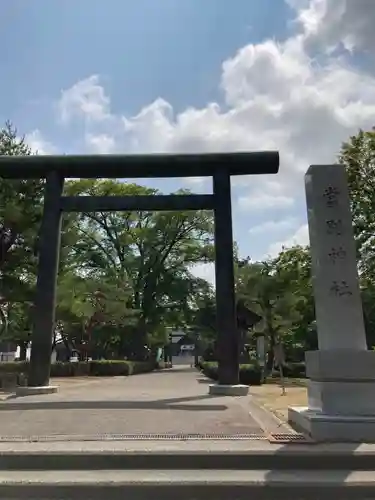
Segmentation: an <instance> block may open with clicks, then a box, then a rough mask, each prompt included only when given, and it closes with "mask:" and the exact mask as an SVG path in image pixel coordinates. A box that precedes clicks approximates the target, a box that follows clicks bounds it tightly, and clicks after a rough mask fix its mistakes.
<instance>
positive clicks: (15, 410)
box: [0, 366, 262, 439]
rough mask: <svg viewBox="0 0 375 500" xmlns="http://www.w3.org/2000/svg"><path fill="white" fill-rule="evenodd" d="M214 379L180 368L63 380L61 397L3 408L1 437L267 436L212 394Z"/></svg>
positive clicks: (235, 402)
mask: <svg viewBox="0 0 375 500" xmlns="http://www.w3.org/2000/svg"><path fill="white" fill-rule="evenodd" d="M208 382H209V381H208V380H207V379H206V378H204V377H203V376H202V375H201V374H200V373H199V372H197V371H196V370H195V369H194V368H190V367H188V366H176V367H175V368H173V369H172V370H165V371H160V372H154V373H150V374H144V375H134V376H132V377H114V378H87V379H84V378H83V379H61V380H59V381H58V382H57V383H58V384H59V385H60V390H59V392H58V393H57V394H50V395H43V396H27V397H22V398H21V397H20V398H14V399H8V400H7V401H4V402H1V403H0V436H1V438H3V439H4V437H12V436H20V437H28V436H39V437H41V436H51V435H66V436H71V437H72V435H74V436H77V437H78V436H92V437H94V436H98V435H103V434H143V433H145V434H149V433H150V434H157V433H160V434H164V433H168V434H170V433H175V434H180V433H183V434H192V433H198V434H206V433H207V434H229V435H235V434H239V433H240V434H242V433H251V434H260V435H261V434H262V431H261V429H260V428H259V426H258V425H257V423H256V422H255V421H254V420H253V419H252V418H251V417H250V415H249V411H248V408H247V406H246V404H244V403H243V400H242V401H241V399H240V398H234V397H216V396H209V395H208Z"/></svg>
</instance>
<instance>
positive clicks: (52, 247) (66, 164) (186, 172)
mask: <svg viewBox="0 0 375 500" xmlns="http://www.w3.org/2000/svg"><path fill="white" fill-rule="evenodd" d="M278 169H279V155H278V153H277V152H259V153H258V152H257V153H212V154H211V153H209V154H177V155H172V154H166V155H165V154H164V155H160V154H157V155H146V156H145V155H99V156H90V155H84V156H83V155H79V156H69V155H65V156H0V177H3V178H7V179H41V178H44V179H46V186H45V195H44V212H43V219H42V225H41V231H40V239H39V267H38V279H37V290H36V297H35V310H34V324H33V332H32V346H31V358H30V368H29V377H28V387H23V388H20V390H19V392H22V393H24V394H33V393H34V394H36V393H38V394H41V393H48V392H55V391H56V390H57V387H52V386H50V385H49V379H50V367H51V348H52V335H53V331H54V328H55V302H56V282H57V273H58V264H59V248H60V232H61V215H62V212H63V211H68V212H90V211H91V212H94V211H131V210H142V211H153V210H213V211H214V218H215V249H216V263H215V266H216V271H215V274H216V307H217V330H218V353H219V360H218V361H219V380H218V384H217V385H211V386H210V393H212V394H231V395H241V394H245V393H247V390H248V387H247V386H241V385H239V383H238V382H239V333H238V328H237V324H236V306H235V304H236V301H235V290H234V269H233V266H234V263H233V235H232V208H231V192H230V191H231V190H230V178H231V176H232V175H255V174H276V173H277V172H278ZM202 176H208V177H213V194H212V195H207V194H205V195H164V196H120V197H116V196H98V197H94V196H72V197H68V196H62V192H63V186H64V179H65V178H72V177H75V178H76V177H80V178H115V179H116V178H117V179H118V178H120V179H121V178H141V177H143V178H155V177H159V178H170V177H202Z"/></svg>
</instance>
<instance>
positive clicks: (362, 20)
mask: <svg viewBox="0 0 375 500" xmlns="http://www.w3.org/2000/svg"><path fill="white" fill-rule="evenodd" d="M288 1H289V3H290V4H291V5H293V6H294V9H295V12H296V23H295V27H296V28H297V29H298V30H299V32H298V33H295V34H294V35H292V36H290V37H289V38H288V39H287V40H286V41H284V42H281V43H278V42H277V41H275V40H265V41H263V42H262V43H257V44H248V45H247V46H245V47H243V48H241V49H240V50H239V51H238V52H237V53H236V54H233V56H232V57H230V58H228V59H227V60H226V61H224V62H223V64H222V74H221V81H220V83H219V85H220V86H221V89H222V91H223V96H224V99H223V101H224V102H223V103H221V104H219V103H215V102H214V103H208V104H207V105H206V106H205V107H202V108H199V109H198V108H194V107H188V108H186V109H185V110H183V111H181V112H179V113H176V112H175V110H174V109H173V107H172V105H171V104H170V103H169V102H168V101H167V100H165V99H162V98H158V99H156V100H155V101H154V102H152V103H149V104H145V106H144V107H143V108H142V109H141V110H140V111H139V112H138V113H136V114H134V116H125V115H124V114H122V113H121V112H120V111H116V112H114V111H113V110H112V109H111V99H110V96H109V95H108V94H107V92H106V90H105V88H104V86H103V84H102V81H101V80H100V78H99V77H98V76H97V75H93V76H90V77H88V78H86V79H84V80H81V81H80V82H77V83H76V84H75V85H73V86H72V87H71V88H69V89H66V90H64V91H63V92H62V94H61V98H60V101H59V104H58V109H59V112H60V118H61V120H62V121H63V122H64V123H70V122H71V121H72V120H77V119H78V120H81V121H82V123H83V125H84V127H85V135H84V136H85V141H86V147H87V148H88V149H90V150H91V151H93V152H98V151H99V152H108V151H110V152H133V153H138V152H207V151H218V152H219V151H241V150H242V151H243V150H248V151H254V150H262V149H275V150H278V151H279V152H280V157H281V166H280V173H279V175H278V176H277V177H276V176H275V177H273V178H272V179H271V178H270V177H262V176H260V177H257V178H248V179H244V178H241V179H234V180H233V186H234V188H235V195H236V196H237V197H238V198H237V200H235V201H237V203H238V205H239V207H241V208H242V209H246V210H265V209H269V210H272V209H274V210H276V209H284V210H289V209H292V208H293V206H294V200H295V199H296V198H299V197H303V196H304V195H303V189H304V188H303V173H304V172H305V171H306V170H307V168H308V166H309V165H310V164H319V163H322V164H327V163H332V162H334V161H335V158H336V155H337V153H338V151H339V149H340V146H341V143H342V141H344V140H346V139H347V138H348V137H349V136H350V135H352V134H354V133H356V132H357V130H358V128H360V127H361V128H371V127H372V126H373V122H374V116H375V92H374V88H375V77H374V76H372V75H371V74H369V73H366V72H364V71H363V70H361V69H360V68H359V67H356V66H352V65H350V64H349V62H348V61H349V59H348V58H345V57H344V56H343V55H341V56H340V57H338V56H337V52H336V53H335V54H333V53H332V50H331V49H334V48H336V47H337V45H338V44H340V43H341V44H344V45H345V46H346V47H347V48H353V47H355V48H357V49H360V50H364V49H366V48H368V49H371V48H372V47H374V43H373V42H374V41H375V30H373V26H374V25H375V23H374V21H375V9H374V8H372V9H371V8H370V7H373V6H374V0H367V1H366V0H301V1H299V0H288ZM327 47H328V48H329V49H330V50H328V51H327ZM317 50H319V51H320V52H317ZM189 182H190V185H191V184H192V183H193V182H196V183H198V182H200V180H199V178H198V179H193V180H190V181H189ZM245 189H246V191H245ZM301 231H302V233H298V235H297V236H296V235H293V238H297V239H298V238H300V237H301V234H302V235H303V230H302V229H301ZM296 234H297V233H296ZM305 234H306V233H305ZM293 238H292V239H293ZM293 241H294V240H293ZM284 244H285V242H284ZM277 245H278V248H280V245H281V243H280V242H277V243H274V244H273V246H271V247H270V248H271V250H272V249H273V250H274V249H275V248H276V247H277Z"/></svg>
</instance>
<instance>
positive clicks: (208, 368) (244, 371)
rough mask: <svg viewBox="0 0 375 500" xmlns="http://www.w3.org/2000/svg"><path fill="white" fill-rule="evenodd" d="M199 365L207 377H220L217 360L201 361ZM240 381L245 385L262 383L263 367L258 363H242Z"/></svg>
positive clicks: (214, 378)
mask: <svg viewBox="0 0 375 500" xmlns="http://www.w3.org/2000/svg"><path fill="white" fill-rule="evenodd" d="M199 367H200V369H201V370H202V372H203V373H204V375H206V377H208V378H210V379H212V380H217V379H218V364H217V362H216V361H201V362H200V363H199ZM240 383H241V384H245V385H261V384H262V368H261V367H260V366H259V365H258V364H256V363H253V364H246V365H240Z"/></svg>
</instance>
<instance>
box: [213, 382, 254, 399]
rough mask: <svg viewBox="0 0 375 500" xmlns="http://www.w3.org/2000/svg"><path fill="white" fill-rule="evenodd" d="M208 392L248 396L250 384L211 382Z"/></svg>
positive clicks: (221, 394) (220, 394) (217, 394)
mask: <svg viewBox="0 0 375 500" xmlns="http://www.w3.org/2000/svg"><path fill="white" fill-rule="evenodd" d="M208 393H209V394H211V395H215V396H247V395H248V394H249V386H248V385H242V384H236V385H224V384H211V385H210V386H209V391H208Z"/></svg>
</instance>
